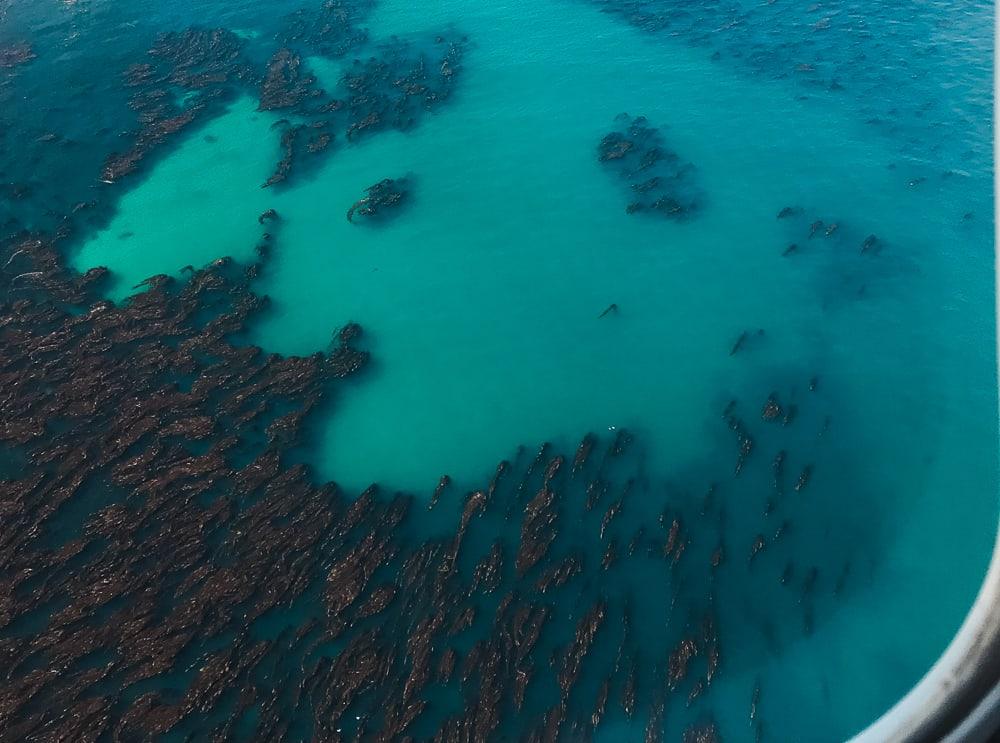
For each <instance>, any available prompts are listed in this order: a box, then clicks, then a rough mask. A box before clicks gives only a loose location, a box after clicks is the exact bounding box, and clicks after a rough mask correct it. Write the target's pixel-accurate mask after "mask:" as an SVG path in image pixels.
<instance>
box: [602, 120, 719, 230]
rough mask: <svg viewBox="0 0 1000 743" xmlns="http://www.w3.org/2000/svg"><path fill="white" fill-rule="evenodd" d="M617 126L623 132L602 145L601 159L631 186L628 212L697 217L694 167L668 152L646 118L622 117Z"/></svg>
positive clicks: (613, 135) (681, 218)
mask: <svg viewBox="0 0 1000 743" xmlns="http://www.w3.org/2000/svg"><path fill="white" fill-rule="evenodd" d="M615 124H616V125H617V126H618V127H619V128H618V129H617V130H616V131H613V132H610V133H609V134H607V135H605V136H604V138H603V139H602V140H601V142H600V144H599V145H598V147H597V159H598V161H599V162H600V163H601V164H602V165H603V167H604V168H605V170H607V171H608V172H611V173H614V174H616V175H617V176H618V178H619V179H620V180H621V181H622V182H623V183H625V184H626V185H627V186H628V199H629V201H628V205H627V206H626V207H625V211H626V212H627V213H629V214H635V213H637V212H645V213H649V214H656V215H658V216H662V217H667V218H669V219H674V220H683V219H687V218H689V217H691V216H693V215H694V214H696V213H697V211H698V209H699V208H700V202H701V195H700V191H699V188H698V185H697V182H696V178H695V172H694V165H692V164H691V163H688V162H684V161H683V160H681V158H680V156H679V155H678V154H677V153H676V152H673V151H671V150H670V149H669V148H667V146H666V143H665V141H664V139H663V136H662V135H661V134H660V131H659V130H658V129H655V128H654V127H652V126H650V124H649V122H648V121H647V120H646V117H644V116H637V117H635V118H633V117H631V116H629V115H628V114H619V115H618V116H617V117H616V118H615Z"/></svg>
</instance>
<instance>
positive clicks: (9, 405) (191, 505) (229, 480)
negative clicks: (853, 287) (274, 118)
mask: <svg viewBox="0 0 1000 743" xmlns="http://www.w3.org/2000/svg"><path fill="white" fill-rule="evenodd" d="M259 221H260V222H261V226H262V229H263V228H264V227H265V226H267V227H270V228H272V229H275V228H278V227H280V222H279V221H278V217H277V214H276V213H275V212H274V211H273V210H269V211H266V212H264V213H263V214H261V216H260V219H259ZM265 223H266V225H265ZM264 244H266V245H269V244H270V241H265V243H264ZM278 244H279V245H280V233H279V239H278ZM11 247H12V248H13V251H12V253H11V255H12V258H11V259H10V260H8V261H7V262H6V265H4V266H3V267H2V270H0V279H2V283H3V285H4V286H6V287H8V289H7V293H6V295H5V297H6V298H5V299H4V300H3V301H2V303H0V389H2V390H3V394H2V396H0V420H2V421H3V424H2V425H0V449H2V450H3V451H4V455H5V456H4V458H3V460H0V461H6V460H9V459H12V458H18V459H19V460H20V461H21V462H22V463H23V466H21V467H19V469H18V470H17V471H16V472H11V473H8V474H7V475H6V476H5V477H4V479H2V480H0V510H2V512H3V514H4V529H3V530H2V531H0V578H2V580H0V660H2V662H0V668H2V669H3V670H2V671H0V676H2V678H3V684H2V690H0V729H2V730H4V731H5V736H6V737H7V738H9V739H11V740H24V739H33V738H35V737H38V736H41V735H45V736H51V737H59V738H63V739H72V740H98V739H101V738H103V737H109V738H111V739H115V740H134V739H148V738H152V737H157V736H163V735H167V734H174V735H178V736H185V735H187V736H195V737H199V738H206V739H212V740H228V739H233V738H252V739H282V740H349V739H350V740H369V739H371V740H402V739H406V737H407V736H412V738H413V739H416V738H418V737H419V738H420V739H434V740H440V741H464V740H475V741H484V740H507V739H510V738H511V737H518V738H521V739H525V740H537V741H549V740H556V739H569V740H576V739H581V738H588V737H590V736H591V735H592V734H593V733H594V731H595V730H596V729H597V728H598V727H600V726H601V725H602V724H603V723H604V722H605V721H606V720H617V721H619V723H620V722H622V721H628V720H631V719H633V718H636V717H638V718H639V719H638V720H637V722H638V723H639V724H640V725H641V726H643V727H645V728H646V731H647V734H646V739H647V740H661V739H662V737H663V735H664V729H665V727H664V726H665V725H666V724H667V720H668V718H669V715H668V713H667V710H668V709H670V710H674V709H676V708H687V707H692V709H693V711H694V712H696V714H694V715H693V717H692V722H691V723H690V725H689V727H688V729H687V731H686V732H685V733H684V739H685V740H704V741H712V740H718V739H719V738H720V736H719V732H718V729H717V727H716V725H715V724H714V723H713V722H712V721H711V706H710V705H711V700H712V692H713V689H714V684H715V682H716V681H717V679H718V678H719V676H720V674H723V673H731V672H732V673H739V672H740V671H739V669H740V667H741V666H743V665H744V664H746V663H748V662H752V658H753V657H754V654H755V653H756V652H765V651H764V649H763V648H761V649H760V650H754V648H755V646H756V645H757V644H758V643H759V642H761V640H760V639H754V638H755V637H757V636H758V633H760V632H761V630H759V629H758V628H757V627H756V626H754V625H753V624H752V623H747V622H746V621H740V622H737V623H733V622H732V621H729V620H728V618H727V616H726V615H725V612H726V611H727V607H728V606H730V604H731V603H732V604H733V605H740V604H741V603H742V602H744V601H750V600H753V597H756V596H760V595H761V594H762V592H764V591H773V589H772V588H767V587H770V586H779V585H780V586H782V589H781V590H782V591H783V594H782V595H781V596H774V595H769V602H770V603H773V604H774V606H773V607H772V610H773V614H771V615H768V616H767V619H766V621H765V625H764V629H763V630H762V632H763V635H762V636H763V637H765V638H767V640H766V642H767V647H768V651H767V652H775V651H776V648H779V647H781V646H782V644H784V643H786V642H791V641H794V639H795V638H796V637H798V636H801V634H802V633H809V632H812V631H813V628H814V627H815V625H816V623H817V622H820V621H822V620H823V618H824V616H825V615H826V614H827V613H828V612H829V611H831V610H832V609H833V606H834V604H833V603H832V599H831V598H829V597H826V598H825V597H824V595H825V594H829V593H830V591H831V590H833V589H834V584H833V583H832V582H831V581H829V580H828V579H827V576H829V575H832V574H834V573H836V574H840V575H841V576H847V575H848V568H849V565H850V563H849V561H848V562H846V563H841V562H838V561H840V560H845V559H849V558H848V556H847V555H845V554H844V553H843V552H842V550H841V551H838V550H830V549H828V548H827V547H826V546H822V545H820V546H819V550H818V551H817V552H815V553H814V554H813V556H812V557H810V556H809V555H808V553H807V552H803V551H802V550H801V549H800V547H801V545H800V544H798V543H796V542H795V539H796V537H795V536H794V533H792V532H791V531H790V529H789V525H790V524H791V523H792V519H794V520H795V532H796V533H799V534H801V538H804V539H809V540H812V537H811V536H810V534H811V533H812V532H813V531H816V532H817V533H818V532H819V531H823V530H827V531H829V530H831V529H833V530H834V531H836V532H837V533H838V534H839V535H842V534H845V533H849V531H847V530H850V529H852V528H853V527H852V525H851V524H849V523H847V522H844V521H842V520H840V521H838V520H837V517H834V518H833V519H832V520H831V519H830V518H828V517H826V516H822V515H821V514H813V513H812V509H806V510H805V511H802V510H801V509H796V507H795V504H794V503H793V502H792V501H791V500H790V499H789V496H790V495H791V494H792V493H794V495H795V498H803V497H814V496H813V493H814V490H815V488H816V483H815V481H816V480H817V478H820V475H821V474H822V473H821V470H820V469H819V468H817V467H814V466H813V463H812V462H800V463H798V464H797V465H796V466H797V467H801V474H800V475H798V477H797V480H796V481H795V482H794V485H793V487H792V488H791V493H787V494H786V492H785V486H786V484H788V483H787V482H786V479H785V475H784V470H785V462H786V459H789V458H793V457H794V456H795V455H794V452H792V450H791V447H792V446H793V445H794V442H795V440H796V439H795V437H794V436H793V437H791V438H787V439H786V440H782V441H780V442H779V440H776V439H773V436H775V435H779V436H780V435H781V434H780V431H781V427H778V428H769V429H768V431H765V430H764V429H762V430H761V431H760V432H759V433H754V432H753V431H752V421H753V418H754V417H755V416H757V415H761V414H760V413H759V412H758V411H759V410H760V408H759V407H756V409H754V407H753V406H752V407H750V408H748V409H747V413H748V416H749V417H747V418H745V419H744V418H742V417H740V410H741V405H740V403H738V402H736V401H734V402H732V403H730V404H729V405H728V406H727V407H726V410H725V411H724V418H725V421H726V424H727V426H728V428H729V429H730V430H731V432H732V433H733V434H734V437H733V438H732V439H730V440H729V443H727V444H725V446H724V449H725V450H727V451H728V455H727V456H728V457H730V459H729V461H730V462H733V461H735V462H736V467H735V473H734V472H733V470H732V469H730V470H729V472H728V474H723V473H722V472H716V477H717V478H718V479H717V480H716V481H715V482H711V481H709V482H708V483H707V490H706V491H705V492H704V494H703V495H700V496H693V497H691V496H688V497H679V496H678V494H676V493H670V492H669V491H668V492H664V491H663V490H662V489H661V486H658V485H656V484H655V483H653V482H651V481H650V479H649V478H648V477H647V476H646V475H645V474H644V465H643V459H644V454H643V453H642V450H641V448H640V447H639V446H638V444H637V442H636V441H635V439H634V437H633V436H631V435H630V434H629V433H627V432H625V431H618V432H616V433H615V434H614V435H612V436H611V437H609V438H605V439H604V440H601V439H600V438H598V437H597V436H594V435H587V436H585V437H584V438H583V439H582V440H581V442H580V444H579V446H578V447H577V449H576V451H575V453H571V452H567V453H565V454H564V453H560V452H558V451H556V450H555V449H554V448H553V447H551V446H550V445H548V444H545V445H542V446H541V447H539V448H537V449H527V448H522V449H520V450H519V451H518V452H517V454H516V456H514V457H513V458H512V459H511V460H508V461H503V462H501V463H500V464H499V465H498V466H497V468H496V471H495V474H494V475H493V477H492V478H491V479H490V480H489V481H488V482H486V483H483V485H482V487H481V488H480V489H475V490H472V491H464V492H463V491H460V490H457V489H455V488H454V486H453V485H452V483H451V480H450V478H448V477H447V476H444V477H442V478H441V481H440V483H439V484H438V487H437V488H436V489H435V491H434V493H433V495H432V496H430V497H429V499H428V500H429V503H430V506H432V507H433V511H431V510H430V509H429V508H418V507H417V504H416V503H415V499H414V497H413V496H410V495H403V494H398V493H397V494H392V493H386V492H382V491H381V490H380V489H379V488H378V487H376V486H372V487H370V488H368V489H367V490H365V491H364V492H363V493H361V494H360V495H359V496H354V495H352V494H348V493H345V492H343V491H342V490H341V489H340V488H338V487H337V485H335V484H333V483H327V484H318V483H316V482H314V480H313V478H312V477H311V474H310V472H309V470H308V469H307V468H306V467H304V466H302V465H300V464H295V463H294V459H292V458H291V456H290V454H291V451H292V449H293V448H294V447H296V446H297V445H299V444H301V443H302V432H303V423H304V421H305V419H306V416H307V415H308V414H309V413H310V411H312V410H314V409H316V408H317V406H318V405H319V404H320V402H321V400H322V399H323V398H324V396H325V395H326V394H327V393H328V392H329V391H330V390H331V389H332V388H334V387H336V386H337V385H338V384H340V380H342V379H344V378H347V377H351V376H353V375H356V374H358V373H360V372H363V370H364V368H365V366H366V362H367V360H368V354H367V353H366V352H365V351H363V350H360V349H359V348H358V347H357V346H358V344H359V343H360V342H361V341H362V332H361V327H360V326H359V325H357V324H356V323H349V324H347V325H345V326H344V327H343V328H342V329H341V330H339V331H338V332H337V333H335V335H334V338H333V340H332V342H331V345H330V348H329V350H328V351H327V352H325V353H317V354H314V355H312V356H308V357H279V356H276V355H272V354H267V353H265V352H264V351H262V350H261V349H259V348H256V347H253V346H242V345H239V344H237V343H235V342H233V341H232V340H231V338H232V337H234V335H235V334H238V333H239V331H240V330H241V329H243V328H244V327H245V326H246V324H247V322H249V321H250V320H251V318H252V317H253V316H254V314H255V313H257V312H259V311H261V310H263V309H265V308H266V301H265V300H264V299H262V298H260V297H258V296H256V295H255V294H254V293H253V291H252V289H251V282H252V277H254V276H256V275H258V272H259V271H260V270H261V269H266V264H267V261H266V258H262V261H261V263H260V264H257V265H254V266H248V267H246V268H243V267H241V266H239V265H238V264H236V263H234V262H232V261H229V260H226V259H223V260H219V261H216V262H214V263H212V264H211V265H209V266H207V267H205V268H202V269H200V270H193V269H192V270H191V271H190V275H189V277H188V278H187V279H186V280H185V281H183V282H180V283H178V282H175V281H173V280H171V279H169V278H168V277H165V276H155V277H152V278H151V279H149V280H148V281H147V282H145V283H144V285H143V286H142V287H140V288H141V289H142V291H141V292H140V293H138V294H136V295H134V296H133V297H132V298H131V299H130V300H128V301H127V302H125V303H123V304H122V305H118V306H116V305H113V304H111V303H110V302H107V301H105V300H100V299H96V298H95V295H94V294H93V292H94V290H95V288H96V287H97V285H98V284H99V281H100V280H101V278H102V277H103V275H104V272H103V271H101V270H96V271H94V272H92V273H91V274H88V275H86V276H83V277H78V276H74V275H72V274H69V273H67V272H66V271H65V270H63V269H62V268H61V263H60V259H59V252H58V250H57V248H56V246H54V245H53V244H52V243H51V242H50V241H47V240H45V239H43V238H27V239H24V240H23V241H21V242H19V243H17V244H16V245H13V246H11ZM780 394H781V396H782V398H784V397H785V396H786V395H787V396H788V397H789V399H791V398H793V397H794V396H795V395H796V393H795V391H794V390H783V391H781V392H780ZM810 394H814V393H810ZM778 395H779V392H778V391H775V392H773V393H771V394H770V395H769V396H768V397H767V399H766V400H765V402H764V408H763V410H764V413H763V415H762V417H763V419H764V421H765V422H764V423H762V424H760V425H762V426H764V427H767V426H768V425H769V424H768V423H767V422H766V421H770V420H773V419H775V418H777V417H779V416H780V415H781V413H782V408H784V409H785V410H787V408H788V406H787V405H786V404H785V403H784V402H783V403H782V406H781V407H779V404H778V402H777V399H778ZM810 399H813V400H815V399H816V398H810ZM801 402H802V403H804V402H805V399H804V398H803V399H802V400H801ZM757 404H758V405H759V403H757ZM811 407H815V405H813V406H811ZM815 413H816V411H815V410H814V411H813V414H814V415H815ZM795 425H811V424H809V423H800V422H799V421H796V422H795ZM772 432H773V433H772ZM779 445H780V446H782V449H781V450H780V452H779V455H778V457H777V458H776V459H775V460H774V462H773V463H771V462H769V461H767V457H764V458H762V459H760V461H759V462H756V463H755V459H754V458H755V457H758V458H759V455H758V454H756V452H757V450H759V449H761V448H763V449H765V450H767V449H771V448H773V447H776V446H779ZM731 466H732V465H731V464H730V468H731ZM807 484H808V485H809V488H808V492H807V488H806V486H807ZM760 492H764V493H768V494H769V495H768V505H767V508H766V509H765V508H764V507H763V504H761V506H759V510H757V515H756V516H754V517H751V518H749V519H747V520H746V523H742V524H738V525H733V524H729V523H728V521H727V512H729V510H730V509H731V508H735V507H745V505H746V504H747V503H748V498H749V496H750V494H751V493H760ZM838 492H839V491H838ZM817 497H818V496H817ZM811 514H812V515H811ZM867 518H870V515H868V516H867ZM813 521H816V522H817V523H816V524H815V525H811V522H813ZM819 521H821V522H822V523H821V524H819ZM800 560H805V561H806V562H805V564H799V561H800ZM813 560H816V561H813ZM725 573H732V577H738V580H736V581H733V580H732V579H727V580H724V581H723V580H720V579H719V578H718V576H720V575H722V574H725ZM654 587H655V588H654ZM850 587H851V582H850V581H844V580H838V581H837V583H836V587H835V588H836V591H837V592H842V591H845V590H850ZM566 607H575V609H574V611H573V612H572V613H571V615H570V616H568V617H567V616H566V615H565V613H564V612H565V608H566ZM730 654H732V659H730ZM730 669H731V670H730ZM753 693H754V694H756V695H759V693H760V692H759V688H758V689H757V690H755V691H753ZM750 697H751V690H750V689H749V688H748V690H747V698H748V699H749V698H750ZM669 714H675V713H673V712H671V713H669Z"/></svg>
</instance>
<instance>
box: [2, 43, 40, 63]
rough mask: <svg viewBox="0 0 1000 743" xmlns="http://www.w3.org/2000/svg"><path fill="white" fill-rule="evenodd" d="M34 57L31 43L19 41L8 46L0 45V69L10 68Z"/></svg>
mask: <svg viewBox="0 0 1000 743" xmlns="http://www.w3.org/2000/svg"><path fill="white" fill-rule="evenodd" d="M33 59H35V53H34V51H33V50H32V48H31V44H29V43H27V42H26V41H21V42H18V43H16V44H11V45H10V46H0V69H3V68H7V69H11V68H14V67H17V66H18V65H22V64H24V63H25V62H30V61H31V60H33Z"/></svg>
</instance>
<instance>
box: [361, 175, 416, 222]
mask: <svg viewBox="0 0 1000 743" xmlns="http://www.w3.org/2000/svg"><path fill="white" fill-rule="evenodd" d="M365 192H366V193H367V194H368V195H367V196H364V197H362V198H360V199H358V200H357V201H355V202H354V203H353V204H352V205H351V208H350V209H348V210H347V221H348V222H353V221H354V217H355V215H360V216H362V217H369V218H374V217H377V218H379V219H384V218H385V217H386V216H388V215H387V214H386V212H390V213H394V212H396V211H397V210H398V209H399V208H400V207H401V206H402V205H403V203H404V202H405V201H406V199H407V197H408V196H409V193H410V183H409V179H408V178H383V179H382V180H380V181H379V182H378V183H376V184H374V185H372V186H369V187H368V188H366V189H365Z"/></svg>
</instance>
